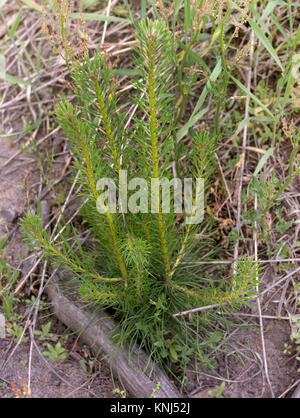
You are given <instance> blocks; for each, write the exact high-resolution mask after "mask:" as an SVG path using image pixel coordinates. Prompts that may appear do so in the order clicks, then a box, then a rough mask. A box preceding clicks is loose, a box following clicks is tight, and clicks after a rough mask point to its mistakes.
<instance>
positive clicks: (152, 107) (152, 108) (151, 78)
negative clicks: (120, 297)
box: [148, 39, 170, 281]
mask: <svg viewBox="0 0 300 418" xmlns="http://www.w3.org/2000/svg"><path fill="white" fill-rule="evenodd" d="M148 92H149V93H148V100H149V114H150V118H149V119H150V127H149V132H150V140H151V153H152V176H153V178H155V179H159V164H158V138H157V125H158V124H157V117H156V97H155V53H154V46H153V39H149V56H148ZM155 202H156V203H157V207H158V208H159V210H158V213H157V222H158V230H159V236H160V243H161V249H162V257H163V263H164V268H165V272H166V276H167V281H169V277H170V260H169V253H168V246H167V240H166V231H165V223H164V220H163V216H162V213H161V211H160V210H161V208H160V198H159V187H158V188H156V190H155Z"/></svg>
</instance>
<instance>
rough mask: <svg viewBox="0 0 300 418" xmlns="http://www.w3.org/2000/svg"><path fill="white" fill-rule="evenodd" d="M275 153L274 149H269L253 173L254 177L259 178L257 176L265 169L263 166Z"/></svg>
mask: <svg viewBox="0 0 300 418" xmlns="http://www.w3.org/2000/svg"><path fill="white" fill-rule="evenodd" d="M273 152H274V148H273V147H272V148H269V149H268V150H267V151H266V153H265V154H264V155H263V156H262V157H261V159H260V160H259V162H258V164H257V166H256V169H255V171H254V173H253V177H257V175H258V174H259V172H260V170H261V169H262V168H263V166H264V165H265V164H266V162H267V160H268V159H269V157H270V156H271V155H272V154H273Z"/></svg>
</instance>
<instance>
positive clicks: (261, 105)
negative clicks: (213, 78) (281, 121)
mask: <svg viewBox="0 0 300 418" xmlns="http://www.w3.org/2000/svg"><path fill="white" fill-rule="evenodd" d="M230 78H231V79H232V80H233V81H234V82H235V84H236V85H237V86H238V87H239V88H240V89H241V90H242V91H243V92H244V93H246V94H247V96H249V97H251V99H252V100H253V101H254V102H255V103H256V104H257V105H258V106H260V107H261V108H262V109H263V110H264V111H265V112H266V113H267V114H268V115H269V116H271V118H272V119H273V120H276V119H275V117H274V116H273V114H272V112H271V111H270V110H269V109H268V108H267V107H266V106H265V105H264V104H263V103H262V102H261V101H260V100H259V99H258V98H257V97H256V96H255V95H254V94H253V93H251V91H249V90H248V89H247V87H245V86H244V85H243V84H242V83H241V82H240V81H239V80H237V79H236V78H235V77H233V75H230Z"/></svg>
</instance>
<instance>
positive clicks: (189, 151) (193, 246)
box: [22, 20, 258, 362]
mask: <svg viewBox="0 0 300 418" xmlns="http://www.w3.org/2000/svg"><path fill="white" fill-rule="evenodd" d="M136 38H137V41H138V42H137V43H138V47H137V49H136V55H135V61H134V62H135V67H136V69H137V70H138V76H137V77H136V79H134V80H132V84H133V85H134V94H133V96H132V97H131V99H130V102H129V103H126V101H125V103H124V96H122V94H121V92H120V91H119V89H118V84H117V82H116V80H115V78H114V68H113V65H112V63H111V62H110V59H109V56H108V55H107V54H105V53H100V52H96V53H95V55H94V56H93V58H91V57H90V56H89V55H88V54H85V55H84V58H83V59H80V60H75V59H74V61H73V62H72V70H71V73H70V76H71V77H72V83H73V85H74V89H75V93H76V98H77V104H76V105H73V104H72V103H70V102H69V101H68V100H62V101H61V102H59V103H58V104H57V106H56V116H57V119H58V122H59V124H60V126H61V127H62V129H63V131H64V133H65V134H66V136H67V137H68V139H69V140H70V143H71V146H72V150H73V152H74V166H75V169H76V170H77V172H78V176H77V179H78V180H77V181H78V182H79V183H80V184H81V185H82V195H83V196H84V197H85V198H87V202H86V204H85V205H84V207H83V210H82V216H83V217H84V219H85V220H86V221H87V222H88V224H89V226H90V228H91V230H92V231H93V234H94V240H93V244H90V245H89V246H84V247H83V246H82V245H81V243H80V239H79V237H78V235H77V232H76V230H75V228H73V229H72V235H73V238H74V240H75V243H76V246H75V247H74V246H72V245H71V244H70V240H69V237H67V236H66V235H65V234H64V233H63V232H62V231H61V233H59V238H58V239H57V241H56V242H53V241H52V240H51V237H50V235H49V233H48V232H47V231H45V230H44V229H43V227H42V223H41V220H40V216H39V214H33V212H32V211H31V209H30V208H29V213H28V215H27V217H26V218H25V219H24V220H23V222H22V223H23V228H24V231H25V235H26V238H27V241H28V243H29V244H30V245H31V246H32V247H34V248H35V247H39V248H41V249H42V251H43V252H44V254H45V255H46V256H50V257H52V258H53V259H54V260H55V261H56V262H59V263H61V266H62V267H63V268H66V269H69V270H71V271H72V272H73V273H74V275H75V276H76V277H77V278H78V281H79V290H78V291H79V294H80V297H81V298H82V300H84V301H87V302H93V303H94V304H95V305H97V306H101V307H104V308H108V307H109V308H111V312H112V313H113V314H114V315H115V317H116V318H117V319H118V323H119V327H118V330H117V331H116V332H115V333H114V341H115V342H118V343H120V344H122V343H124V342H129V344H130V345H131V344H133V343H135V342H138V343H139V345H140V347H143V348H145V349H146V350H147V351H148V353H149V354H150V356H151V357H152V358H154V359H155V360H156V361H158V362H166V361H169V362H171V361H173V362H174V361H176V362H180V361H183V358H184V359H185V360H184V361H187V358H190V357H191V356H195V355H198V357H199V356H200V357H201V359H203V358H204V357H203V352H202V347H203V346H200V345H199V344H198V342H199V336H200V335H201V336H205V335H208V334H209V332H210V329H213V326H212V323H211V322H209V320H208V318H209V315H205V317H202V316H201V315H200V314H197V315H194V316H193V317H191V316H189V320H186V317H185V316H175V314H176V313H178V312H181V311H185V310H188V309H192V308H195V307H199V306H205V305H207V304H210V303H217V304H219V306H220V308H221V307H222V306H225V305H227V306H229V305H232V306H233V305H238V304H241V303H246V302H247V300H248V299H249V298H250V297H251V296H252V295H253V292H255V285H256V278H257V276H258V265H257V263H254V262H253V260H252V259H248V258H244V259H241V260H239V261H238V262H237V265H236V269H235V270H236V271H235V274H234V275H230V274H229V275H227V277H226V276H225V275H224V277H223V278H222V279H219V278H218V277H216V276H212V275H209V274H208V273H205V272H204V271H203V268H200V267H199V266H197V264H190V263H185V261H187V260H188V261H189V262H190V261H193V260H194V261H195V260H196V259H197V257H199V254H200V253H201V250H203V249H204V248H205V247H206V246H207V241H203V242H202V241H200V240H199V239H198V238H196V234H197V232H199V225H201V216H202V215H203V212H202V211H201V210H198V209H199V208H201V205H200V203H201V202H200V200H203V199H204V195H205V193H204V192H205V190H206V187H207V184H209V179H210V177H211V175H212V173H213V171H214V150H215V147H216V142H217V141H216V138H215V137H214V135H213V133H212V132H210V131H209V130H193V129H190V131H189V146H186V147H184V146H182V144H179V143H178V141H177V139H176V133H177V132H178V130H179V127H180V118H178V115H177V112H176V100H175V91H176V88H177V87H178V86H177V85H176V80H178V79H177V77H176V56H175V52H174V45H173V40H172V36H171V33H170V31H169V29H168V27H167V26H166V25H165V23H164V22H162V21H151V20H147V21H146V20H143V21H141V22H140V24H139V25H138V28H137V33H136ZM132 104H135V105H136V106H137V110H136V113H135V115H134V116H133V117H131V115H129V112H128V109H129V108H130V105H132ZM174 156H179V157H182V158H184V165H182V170H181V177H180V178H179V177H178V175H177V177H176V175H175V176H174V171H173V170H172V167H173V161H174ZM179 160H180V158H179V159H178V161H179ZM175 174H176V173H175ZM182 176H186V177H188V178H190V179H192V180H193V181H192V187H191V189H190V195H191V196H192V199H189V204H187V205H183V206H182V207H181V208H180V210H179V208H178V206H179V203H178V201H177V200H176V198H178V196H179V195H180V196H182V194H183V190H180V187H177V186H178V184H179V185H180V184H181V186H182V185H183V184H184V185H185V183H184V182H183V184H182V180H185V179H183V178H182ZM170 184H171V187H170ZM127 185H128V189H127ZM130 185H131V186H130ZM168 185H169V187H167V186H168ZM133 186H134V187H133ZM156 186H161V187H156ZM130 190H135V193H133V194H132V193H131V194H130V193H128V191H130ZM178 190H179V192H182V193H181V194H180V193H179V194H178ZM169 195H170V199H165V197H166V196H169ZM166 202H167V203H168V202H169V204H167V203H166ZM184 203H186V202H184ZM196 216H198V217H199V220H198V221H197V222H194V220H195V219H196ZM74 248H75V249H74ZM174 342H176V344H174ZM174 347H175V349H174ZM179 348H180V349H179ZM161 353H167V354H168V355H167V358H165V356H164V357H162V355H161ZM187 353H188V355H187Z"/></svg>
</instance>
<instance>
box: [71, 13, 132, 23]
mask: <svg viewBox="0 0 300 418" xmlns="http://www.w3.org/2000/svg"><path fill="white" fill-rule="evenodd" d="M70 16H71V17H72V18H73V19H81V17H83V19H84V20H86V21H88V20H95V21H98V22H129V19H125V18H123V17H117V16H105V15H102V14H100V13H71V15H70Z"/></svg>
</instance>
